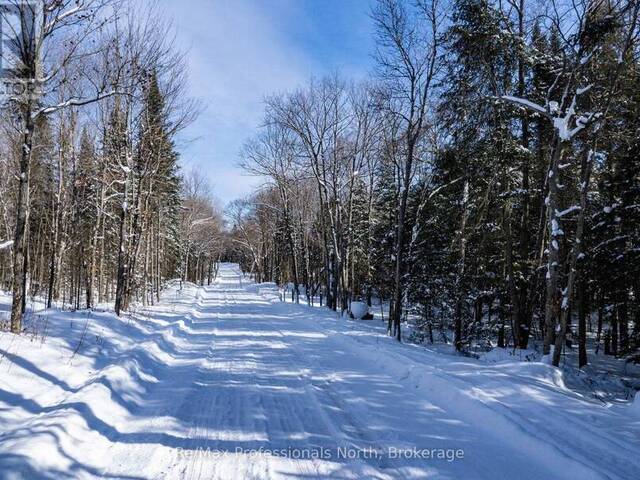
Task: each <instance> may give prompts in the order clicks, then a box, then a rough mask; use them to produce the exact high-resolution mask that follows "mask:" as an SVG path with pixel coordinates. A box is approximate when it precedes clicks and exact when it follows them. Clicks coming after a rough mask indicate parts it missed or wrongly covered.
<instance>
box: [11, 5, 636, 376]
mask: <svg viewBox="0 0 640 480" xmlns="http://www.w3.org/2000/svg"><path fill="white" fill-rule="evenodd" d="M4 3H7V2H4ZM4 3H3V4H4ZM8 3H12V4H13V8H14V10H13V14H14V15H13V18H14V19H17V20H16V21H17V24H19V25H20V27H21V32H22V35H21V36H19V37H17V38H16V39H15V43H14V44H13V45H12V48H11V49H10V53H11V55H12V57H13V59H14V60H15V62H14V66H13V68H11V69H5V70H3V72H4V74H3V77H2V83H3V97H2V98H3V104H2V116H1V117H0V132H1V134H0V162H1V168H2V171H3V172H6V173H5V174H4V175H2V177H1V178H0V208H1V209H2V215H1V217H0V232H2V233H1V234H0V240H1V241H0V283H1V285H2V287H3V289H5V290H7V291H10V292H12V294H13V297H12V298H13V300H12V301H13V304H12V309H11V317H10V325H8V327H9V328H10V329H11V331H13V332H16V333H18V332H20V331H22V329H23V327H24V326H23V315H24V313H25V311H26V309H27V305H28V302H29V301H30V299H34V298H42V299H44V301H45V302H46V304H47V305H48V306H50V307H51V306H52V305H57V306H62V307H64V308H70V309H85V308H92V307H94V306H96V305H99V304H105V303H112V304H113V308H114V310H115V312H116V313H117V314H120V312H124V311H128V310H129V309H130V308H131V307H132V305H133V304H142V305H151V304H153V303H154V302H157V301H158V300H159V298H160V293H161V290H162V288H163V286H164V285H165V284H166V282H167V281H169V280H171V279H174V278H181V279H183V280H184V281H191V282H195V283H198V284H203V285H204V284H208V283H211V281H212V279H213V278H214V277H215V269H216V264H217V262H218V261H220V260H223V261H234V262H238V263H240V265H241V266H242V268H243V270H244V271H245V272H248V273H250V274H251V275H253V277H254V278H255V280H256V281H258V282H276V283H277V284H278V285H281V286H286V288H287V295H290V296H291V298H292V299H293V301H294V302H301V303H303V302H304V303H309V304H311V303H317V302H320V304H322V305H326V306H327V307H329V308H330V309H333V310H336V311H338V312H344V311H348V310H349V309H350V304H351V302H353V301H356V300H360V301H364V302H367V303H368V304H369V305H370V306H372V312H374V316H375V318H379V317H380V315H378V310H376V306H378V305H380V304H381V303H384V304H385V305H388V309H387V311H388V313H387V314H386V316H385V313H384V309H383V310H382V319H383V320H384V321H385V322H388V327H387V330H388V334H389V335H392V336H394V337H395V338H397V339H398V340H399V341H400V340H407V338H404V337H403V326H404V325H405V324H406V322H411V323H412V325H413V329H412V334H411V338H410V339H411V340H413V341H420V342H430V343H433V342H446V343H449V344H452V345H453V346H454V347H455V349H456V350H458V351H460V352H468V351H471V350H474V349H477V348H485V347H487V346H491V345H497V346H503V347H506V346H509V347H512V348H518V349H526V348H528V347H530V346H531V344H532V343H534V342H539V343H540V344H541V345H542V349H543V353H544V354H545V355H552V362H553V364H554V365H558V364H559V362H560V359H561V355H562V352H563V348H565V345H568V344H569V345H570V344H577V348H578V349H579V365H580V366H583V365H586V363H587V362H588V358H587V338H588V337H589V336H591V337H593V338H595V339H596V340H595V341H596V342H597V345H598V347H597V348H599V349H600V348H602V349H604V351H605V353H606V354H610V355H614V356H621V357H624V358H636V359H637V358H638V357H637V356H638V349H639V348H640V304H639V302H638V295H639V292H640V160H639V158H638V152H639V151H640V89H639V88H638V85H639V84H640V82H639V80H640V58H639V53H640V47H639V43H638V42H639V31H638V15H639V13H640V2H637V1H636V0H621V1H617V0H579V1H574V2H563V1H558V0H542V1H540V2H531V1H527V0H501V1H490V0H451V1H444V0H411V1H409V0H407V1H401V0H379V1H377V2H374V6H373V8H372V10H371V18H372V20H373V24H374V27H375V32H374V35H375V45H376V48H375V52H373V55H374V59H375V68H374V69H373V71H371V72H370V75H369V76H368V78H366V79H358V80H357V81H356V80H353V79H350V78H347V77H345V76H344V75H342V74H341V73H340V72H336V73H335V74H332V75H328V76H321V77H318V78H312V79H310V80H309V81H308V82H307V83H306V84H305V85H301V86H300V87H299V88H298V89H296V90H294V91H289V92H280V93H274V94H272V95H269V96H268V97H267V98H265V100H264V120H263V122H262V126H261V127H260V128H259V129H258V130H257V131H255V132H251V131H248V132H247V141H246V143H245V145H244V147H243V149H242V152H241V156H242V168H243V169H244V170H245V171H246V172H247V174H250V175H255V176H258V177H259V178H260V179H262V180H263V186H262V187H261V188H260V189H258V190H257V191H256V192H255V193H253V194H252V195H250V196H248V197H246V198H241V199H237V200H235V201H234V202H231V203H230V204H229V205H227V206H226V208H225V209H224V212H223V211H222V208H221V207H220V206H219V205H217V204H216V202H215V201H214V199H213V198H214V197H213V192H212V187H211V186H210V185H209V184H208V182H207V181H206V180H205V176H204V175H202V172H197V171H193V172H191V171H189V170H186V169H184V168H181V167H180V165H181V162H180V154H179V148H178V146H177V145H176V142H177V139H179V134H180V132H181V131H182V130H183V129H184V128H185V126H186V125H188V124H190V123H191V122H193V121H194V120H195V119H196V118H197V116H198V113H199V112H200V110H201V106H200V105H199V103H198V101H197V99H194V98H192V97H190V95H189V93H188V91H187V90H186V88H185V75H186V73H185V72H186V69H185V68H184V57H183V56H182V54H181V52H179V51H177V50H176V49H175V48H174V47H173V45H172V40H171V38H170V36H167V35H166V32H167V31H169V30H170V29H169V28H168V25H167V24H166V20H164V19H163V18H162V16H161V15H160V14H158V12H156V11H155V10H154V9H153V8H150V7H146V6H140V5H138V4H137V3H136V2H119V1H111V0H86V1H78V2H76V1H70V0H60V1H57V0H56V1H54V0H43V1H36V2H22V1H13V2H8ZM8 3H7V4H8ZM39 7H42V8H40V9H39ZM212 148H215V145H213V146H212ZM220 180H221V181H224V179H220Z"/></svg>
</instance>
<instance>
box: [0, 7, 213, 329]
mask: <svg viewBox="0 0 640 480" xmlns="http://www.w3.org/2000/svg"><path fill="white" fill-rule="evenodd" d="M4 3H5V4H6V8H5V10H3V14H5V15H6V21H7V22H8V23H7V24H8V25H10V26H11V27H12V28H11V29H5V31H4V38H3V41H4V42H5V44H6V45H7V46H8V47H9V48H5V50H3V58H2V61H3V67H4V70H3V73H4V75H3V77H2V79H1V80H2V83H3V96H2V106H1V113H2V115H1V120H0V132H1V134H0V164H1V167H0V168H1V169H2V171H3V172H4V173H5V174H4V175H2V178H0V208H1V210H2V216H1V217H0V232H2V233H1V234H0V238H1V239H2V242H0V245H1V247H0V283H1V284H2V286H3V288H5V289H7V290H10V291H11V292H12V293H13V305H12V311H11V321H10V327H11V330H12V331H13V332H16V333H18V332H20V331H22V330H23V328H25V325H24V324H23V315H24V313H25V308H26V300H27V297H32V298H41V299H43V300H44V302H45V303H46V305H47V306H48V307H51V306H52V305H59V304H60V303H62V305H64V306H67V307H70V308H85V307H86V308H91V307H93V306H95V305H97V304H104V303H113V304H114V306H115V311H116V313H118V314H120V313H121V312H122V311H125V310H128V309H129V308H130V306H131V304H132V302H134V301H137V302H141V303H143V304H148V303H153V302H155V301H157V300H158V299H159V296H160V290H161V288H162V286H163V284H164V283H165V282H166V280H167V279H171V278H174V277H181V278H183V279H185V280H187V279H189V280H192V281H199V282H204V281H206V280H208V281H210V280H211V275H212V266H213V263H214V261H215V259H216V258H217V256H218V255H219V249H220V243H219V242H216V241H215V240H216V239H217V238H219V237H220V231H221V217H220V214H219V213H218V211H217V209H216V207H215V205H214V203H213V200H212V197H211V192H210V190H209V187H208V186H207V185H206V184H205V183H203V181H202V180H199V179H198V178H199V177H198V175H195V174H192V175H186V176H185V175H184V174H183V173H182V172H181V171H180V169H179V154H178V151H177V148H176V145H175V139H176V135H177V134H178V132H180V131H181V130H182V129H183V128H184V127H185V126H186V125H188V124H189V123H190V122H191V121H193V120H194V119H195V117H196V115H197V113H198V111H199V106H198V104H197V102H195V101H194V100H193V99H191V98H189V96H188V95H187V93H186V78H185V73H184V72H185V71H186V70H185V65H184V63H183V60H182V58H183V57H182V54H181V52H178V51H176V50H175V48H174V47H173V46H172V43H173V42H172V39H171V36H170V35H168V32H171V25H170V24H169V23H168V22H166V21H165V20H164V19H163V18H162V16H161V15H160V13H159V12H158V11H157V10H156V9H155V8H148V7H143V6H140V5H138V4H135V3H134V2H120V1H114V0H80V1H75V0H73V1H72V0H63V1H60V0H36V1H29V2H25V1H22V0H11V1H10V2H4ZM7 30H8V31H7Z"/></svg>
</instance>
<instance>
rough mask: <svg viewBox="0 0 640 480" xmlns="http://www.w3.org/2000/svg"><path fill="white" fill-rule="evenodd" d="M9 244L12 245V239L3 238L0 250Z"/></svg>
mask: <svg viewBox="0 0 640 480" xmlns="http://www.w3.org/2000/svg"><path fill="white" fill-rule="evenodd" d="M11 246H13V240H5V241H4V242H2V243H0V250H4V249H6V248H9V247H11Z"/></svg>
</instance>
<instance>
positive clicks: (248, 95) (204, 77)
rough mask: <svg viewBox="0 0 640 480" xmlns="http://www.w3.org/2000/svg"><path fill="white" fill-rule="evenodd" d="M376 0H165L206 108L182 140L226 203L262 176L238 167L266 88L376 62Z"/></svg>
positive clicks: (351, 71)
mask: <svg viewBox="0 0 640 480" xmlns="http://www.w3.org/2000/svg"><path fill="white" fill-rule="evenodd" d="M372 1H373V0H182V1H179V0H160V6H161V7H162V9H163V10H164V12H165V13H166V15H167V16H169V17H171V18H172V19H173V23H174V26H175V29H176V35H177V41H178V43H179V45H178V48H180V49H182V50H185V51H186V52H187V59H188V64H189V70H190V72H189V76H190V85H189V90H190V92H191V94H192V95H193V96H194V97H196V98H199V99H201V101H202V102H203V103H204V104H205V111H204V112H203V113H202V115H201V116H200V117H199V118H198V120H197V121H196V122H195V123H194V124H193V125H191V126H190V127H189V128H188V129H187V130H186V131H185V132H184V133H183V134H182V139H181V141H180V142H179V146H180V150H181V153H182V159H183V164H184V166H185V168H187V169H188V168H190V167H191V166H196V167H198V168H199V169H200V170H201V171H202V172H203V173H205V174H206V175H207V176H208V177H209V179H210V180H211V183H212V184H213V187H214V191H215V195H216V196H217V197H218V198H219V199H220V200H221V202H222V203H223V204H224V203H227V202H229V201H230V200H233V199H234V198H237V197H241V196H244V195H246V194H248V193H250V192H251V191H252V190H254V189H255V188H256V186H257V184H258V183H259V180H258V179H255V178H251V177H247V176H245V175H244V174H243V172H242V171H241V170H240V169H239V168H238V167H237V163H238V161H239V156H238V154H239V151H240V147H241V146H242V143H243V142H244V140H245V139H246V138H247V137H249V136H250V135H252V133H253V132H254V131H255V129H256V127H257V126H258V125H259V124H260V121H261V119H262V112H263V103H262V101H263V98H264V96H265V95H268V94H271V93H275V92H283V91H287V90H292V89H294V88H296V87H297V86H299V85H301V84H303V83H305V82H306V81H307V80H308V79H309V78H311V77H312V76H316V77H318V76H322V75H324V74H328V73H332V72H335V71H338V72H340V73H341V74H342V75H343V76H345V77H348V78H362V77H364V76H365V75H366V74H367V73H368V72H369V71H370V70H371V65H372V59H371V53H372V51H373V37H372V24H371V20H370V18H369V13H370V10H371V4H372Z"/></svg>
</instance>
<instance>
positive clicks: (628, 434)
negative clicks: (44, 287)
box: [0, 264, 640, 480]
mask: <svg viewBox="0 0 640 480" xmlns="http://www.w3.org/2000/svg"><path fill="white" fill-rule="evenodd" d="M2 308H4V309H5V310H6V309H8V299H6V298H5V299H4V300H3V302H2ZM30 322H31V333H30V334H28V335H22V336H19V337H17V336H14V335H11V334H8V333H2V334H0V478H2V479H4V478H8V479H13V478H20V479H22V478H25V479H37V478H50V479H64V478H118V479H143V478H144V479H149V478H154V479H164V478H171V479H197V478H199V479H215V478H220V479H244V478H305V479H306V478H451V479H454V478H465V479H475V478H486V479H500V478H505V479H507V478H508V479H528V478H531V479H537V480H539V479H541V478H544V479H560V478H566V479H575V478H581V479H595V478H610V479H635V478H638V472H640V456H639V455H638V453H639V452H640V411H638V410H640V407H639V406H638V405H633V406H629V405H611V404H602V403H601V402H597V401H595V400H593V399H589V398H588V397H586V396H584V397H583V396H581V395H579V394H577V393H575V392H573V391H571V390H569V389H567V388H566V387H565V385H564V381H563V377H562V375H561V374H560V373H559V371H558V370H556V369H553V368H552V367H549V366H547V365H543V364H540V363H536V362H528V363H523V362H509V361H506V362H498V363H495V364H488V363H483V362H480V361H477V360H472V359H462V358H453V357H451V356H449V355H440V354H438V353H434V352H430V351H428V350H425V349H424V348H423V347H419V346H415V345H400V344H397V343H396V342H395V341H393V340H392V339H389V338H387V337H385V336H384V335H381V334H380V331H379V330H378V329H376V328H374V327H373V325H371V322H354V321H346V320H342V319H338V318H336V317H335V315H334V314H333V313H332V312H329V311H327V310H324V309H318V308H315V309H313V308H309V307H306V306H303V305H292V304H289V303H281V302H280V301H279V300H278V294H277V292H276V291H275V290H274V288H273V286H270V285H260V286H259V285H255V284H252V283H250V282H247V281H246V280H244V281H242V280H241V275H240V273H239V271H238V269H237V267H235V266H234V265H229V264H223V265H221V267H220V276H219V278H218V280H217V282H216V284H215V285H212V286H210V287H200V288H197V287H194V286H186V287H185V288H184V289H183V290H182V291H180V292H179V291H178V290H177V285H175V286H174V287H173V288H170V289H168V291H167V292H166V293H165V296H164V300H163V302H162V303H161V304H160V305H157V306H155V307H150V308H148V309H146V310H145V311H143V312H140V313H138V314H135V315H133V316H132V317H131V318H127V319H118V318H116V317H114V316H113V315H112V314H111V313H108V312H93V313H91V314H88V313H86V312H77V313H70V312H60V311H55V310H51V311H43V312H41V313H39V314H37V315H32V316H31V319H30ZM265 450H267V451H269V452H265ZM301 456H302V457H304V458H298V457H301ZM345 457H346V458H345ZM403 457H404V458H403ZM434 457H435V458H434Z"/></svg>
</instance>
